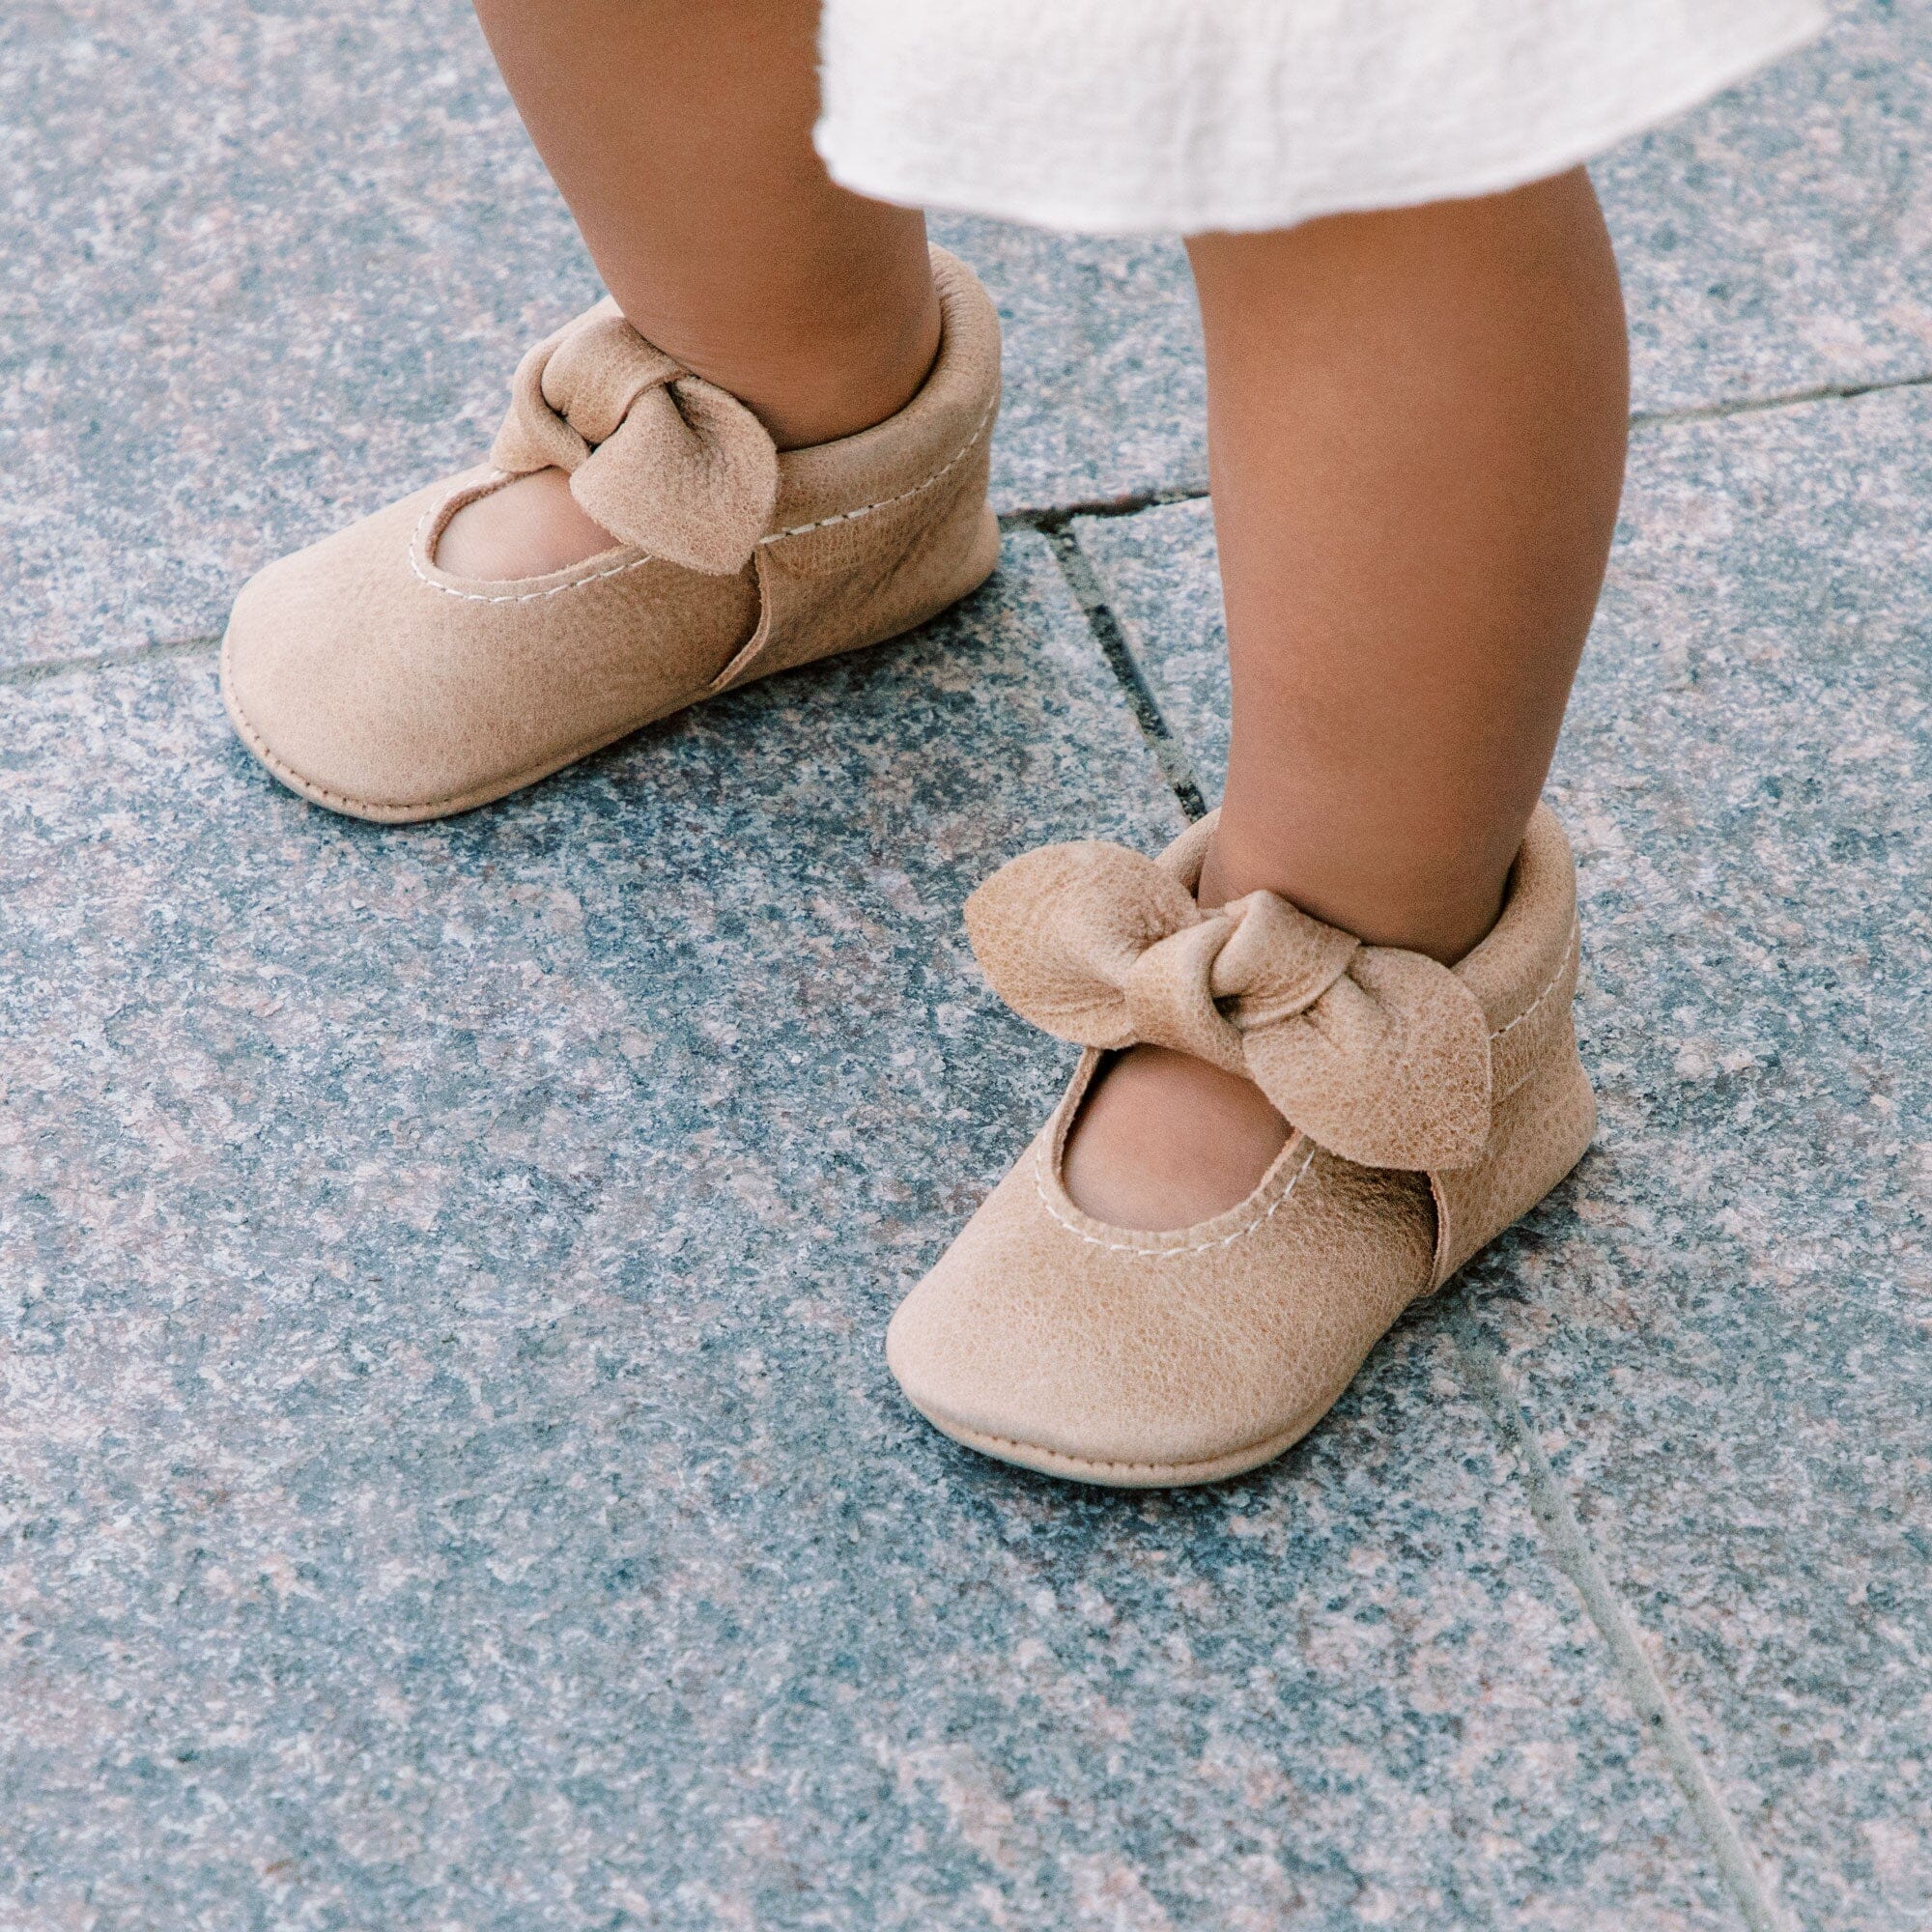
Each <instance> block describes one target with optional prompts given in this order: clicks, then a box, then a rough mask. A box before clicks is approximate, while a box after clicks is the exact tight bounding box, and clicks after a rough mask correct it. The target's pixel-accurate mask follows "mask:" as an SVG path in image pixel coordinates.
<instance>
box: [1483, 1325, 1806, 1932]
mask: <svg viewBox="0 0 1932 1932" xmlns="http://www.w3.org/2000/svg"><path fill="white" fill-rule="evenodd" d="M1448 1327H1449V1334H1450V1338H1451V1340H1452V1341H1453V1342H1454V1344H1455V1347H1456V1354H1457V1358H1458V1360H1459V1361H1460V1362H1461V1364H1462V1368H1463V1380H1464V1381H1465V1382H1466V1383H1467V1384H1468V1386H1469V1388H1470V1390H1471V1391H1472V1392H1473V1393H1474V1395H1475V1396H1476V1398H1477V1400H1478V1401H1480V1402H1481V1403H1482V1405H1483V1406H1484V1407H1485V1408H1487V1409H1488V1410H1489V1412H1490V1415H1491V1417H1492V1420H1493V1421H1494V1423H1495V1424H1496V1427H1497V1429H1498V1430H1499V1431H1500V1432H1501V1434H1502V1435H1503V1438H1504V1439H1505V1440H1506V1441H1507V1442H1509V1443H1510V1444H1511V1446H1512V1447H1514V1448H1515V1450H1516V1451H1517V1455H1518V1457H1519V1459H1520V1463H1521V1468H1522V1486H1523V1490H1524V1492H1525V1493H1526V1495H1527V1497H1528V1501H1529V1507H1530V1511H1531V1513H1532V1514H1533V1515H1534V1516H1535V1518H1536V1520H1537V1521H1538V1523H1539V1524H1541V1526H1542V1528H1543V1533H1544V1537H1545V1539H1546V1541H1547V1542H1548V1546H1549V1553H1550V1556H1551V1558H1552V1560H1553V1561H1554V1562H1555V1564H1556V1567H1557V1568H1558V1569H1559V1570H1561V1571H1562V1573H1563V1574H1564V1576H1566V1577H1569V1579H1570V1581H1571V1583H1572V1585H1573V1586H1574V1587H1575V1589H1576V1591H1577V1595H1578V1596H1579V1597H1580V1598H1582V1600H1583V1607H1584V1608H1585V1609H1586V1610H1587V1611H1588V1612H1589V1613H1590V1620H1591V1622H1592V1623H1594V1624H1595V1625H1596V1626H1597V1629H1598V1631H1599V1632H1600V1633H1601V1634H1602V1635H1603V1638H1604V1641H1605V1644H1607V1645H1608V1646H1609V1651H1610V1656H1611V1659H1612V1661H1613V1663H1614V1667H1615V1669H1616V1673H1617V1676H1618V1678H1619V1680H1620V1681H1621V1682H1622V1684H1623V1687H1624V1690H1626V1692H1627V1693H1628V1694H1629V1696H1630V1699H1631V1702H1632V1703H1633V1704H1634V1705H1635V1706H1636V1710H1637V1715H1638V1717H1639V1718H1640V1719H1642V1721H1643V1726H1644V1732H1645V1735H1647V1736H1648V1737H1649V1738H1651V1739H1652V1740H1653V1741H1654V1742H1655V1744H1656V1745H1657V1747H1658V1749H1659V1750H1661V1751H1662V1753H1663V1757H1664V1761H1665V1762H1666V1763H1667V1764H1668V1765H1669V1766H1670V1771H1671V1775H1672V1776H1674V1777H1675V1778H1676V1780H1677V1784H1678V1788H1679V1789H1680V1790H1681V1791H1682V1792H1683V1793H1684V1798H1685V1802H1686V1803H1687V1804H1689V1806H1690V1814H1691V1816H1692V1817H1693V1818H1695V1819H1696V1821H1697V1826H1698V1829H1699V1830H1700V1831H1701V1832H1702V1833H1703V1834H1704V1842H1705V1843H1706V1844H1707V1845H1708V1846H1709V1847H1710V1848H1711V1857H1712V1860H1713V1861H1714V1862H1715V1863H1716V1865H1717V1867H1718V1873H1719V1877H1720V1878H1721V1880H1722V1881H1723V1884H1724V1887H1725V1889H1726V1890H1728V1891H1729V1892H1730V1894H1731V1896H1732V1897H1733V1898H1734V1899H1735V1900H1736V1901H1737V1905H1738V1909H1739V1910H1740V1911H1741V1912H1742V1913H1743V1914H1744V1919H1745V1923H1746V1924H1747V1926H1748V1927H1749V1928H1750V1932H1792V1921H1791V1919H1790V1918H1789V1917H1788V1916H1787V1915H1786V1913H1785V1911H1784V1908H1783V1906H1782V1905H1781V1904H1780V1903H1779V1902H1778V1899H1777V1895H1776V1891H1775V1889H1773V1887H1772V1884H1771V1881H1770V1880H1769V1878H1767V1876H1766V1875H1765V1873H1764V1871H1763V1869H1762V1868H1761V1867H1760V1866H1759V1864H1758V1862H1757V1860H1756V1859H1755V1858H1754V1857H1753V1856H1752V1854H1751V1850H1750V1847H1749V1845H1748V1844H1747V1842H1746V1841H1745V1837H1744V1834H1743V1833H1742V1832H1740V1831H1739V1829H1738V1825H1737V1821H1736V1820H1735V1819H1734V1818H1733V1817H1732V1816H1731V1813H1730V1811H1729V1809H1728V1808H1727V1807H1726V1805H1725V1804H1724V1801H1723V1799H1722V1797H1721V1796H1720V1795H1719V1791H1718V1787H1717V1785H1716V1783H1715V1782H1714V1781H1713V1779H1712V1777H1711V1774H1710V1771H1709V1769H1708V1767H1707V1766H1706V1765H1705V1762H1704V1759H1703V1755H1702V1754H1701V1753H1700V1752H1699V1750H1698V1748H1697V1747H1696V1745H1695V1744H1694V1743H1693V1742H1692V1740H1691V1737H1690V1732H1689V1730H1688V1729H1686V1727H1685V1724H1684V1720H1683V1719H1682V1718H1681V1717H1679V1716H1678V1713H1677V1708H1676V1706H1675V1705H1674V1704H1672V1702H1671V1701H1670V1694H1669V1692H1668V1691H1667V1690H1665V1689H1664V1686H1663V1681H1662V1678H1660V1677H1659V1676H1658V1674H1657V1671H1656V1668H1655V1666H1654V1665H1653V1664H1652V1663H1651V1661H1650V1659H1649V1657H1648V1655H1647V1654H1646V1653H1645V1651H1644V1648H1643V1646H1642V1644H1641V1643H1640V1642H1638V1640H1637V1634H1636V1626H1635V1624H1634V1621H1633V1620H1632V1618H1631V1616H1630V1613H1629V1612H1628V1611H1627V1610H1626V1609H1625V1608H1624V1605H1623V1603H1622V1601H1621V1600H1620V1599H1619V1598H1618V1596H1617V1594H1616V1591H1615V1589H1614V1588H1613V1586H1612V1585H1611V1583H1610V1579H1609V1577H1608V1575H1607V1574H1606V1573H1605V1569H1604V1565H1603V1560H1602V1558H1601V1557H1599V1556H1598V1554H1597V1551H1596V1548H1595V1547H1594V1546H1593V1545H1592V1544H1591V1542H1590V1539H1589V1537H1588V1536H1587V1535H1585V1533H1584V1530H1583V1525H1582V1524H1581V1523H1580V1522H1578V1521H1577V1513H1576V1511H1574V1510H1573V1509H1572V1508H1571V1507H1570V1498H1569V1496H1568V1494H1567V1493H1566V1492H1565V1491H1564V1488H1563V1485H1562V1483H1561V1481H1560V1480H1559V1479H1558V1477H1557V1474H1556V1471H1555V1470H1554V1469H1553V1468H1551V1467H1550V1464H1549V1459H1548V1457H1547V1456H1546V1455H1545V1454H1544V1453H1543V1445H1542V1443H1540V1442H1539V1441H1538V1440H1537V1439H1536V1435H1535V1432H1534V1431H1533V1430H1532V1429H1531V1427H1530V1423H1529V1418H1528V1416H1527V1415H1526V1414H1525V1413H1524V1412H1523V1407H1522V1405H1521V1403H1520V1400H1519V1399H1518V1397H1517V1395H1516V1393H1515V1391H1514V1390H1513V1389H1512V1388H1511V1387H1510V1385H1509V1381H1508V1378H1507V1377H1506V1376H1505V1375H1504V1373H1503V1366H1502V1363H1501V1361H1500V1359H1499V1358H1498V1357H1497V1355H1496V1352H1495V1350H1493V1349H1492V1348H1491V1347H1490V1345H1489V1344H1488V1343H1487V1342H1486V1341H1485V1340H1483V1338H1482V1336H1481V1334H1480V1333H1479V1332H1478V1330H1477V1328H1476V1326H1475V1323H1474V1322H1473V1321H1471V1320H1470V1318H1469V1315H1468V1314H1467V1312H1466V1311H1465V1310H1462V1309H1455V1310H1452V1311H1451V1312H1450V1315H1449V1318H1448Z"/></svg>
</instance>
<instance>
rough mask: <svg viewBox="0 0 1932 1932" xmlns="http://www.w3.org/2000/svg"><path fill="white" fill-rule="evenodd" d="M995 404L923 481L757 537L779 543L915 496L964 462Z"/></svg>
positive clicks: (854, 522) (987, 406)
mask: <svg viewBox="0 0 1932 1932" xmlns="http://www.w3.org/2000/svg"><path fill="white" fill-rule="evenodd" d="M998 408H999V404H998V403H988V404H987V405H986V413H985V414H984V415H982V416H981V417H980V421H979V423H978V425H977V427H976V428H975V429H974V431H973V434H972V435H971V436H969V437H968V438H967V439H966V440H965V441H964V442H962V443H961V444H960V445H959V447H958V448H957V449H955V450H954V451H953V452H952V455H951V456H950V457H948V458H947V460H946V461H945V462H944V463H943V464H941V465H940V467H939V468H938V469H935V470H934V471H933V472H932V474H931V475H930V476H928V477H927V478H926V479H925V480H924V482H923V483H915V484H914V485H913V486H912V488H911V489H910V490H901V491H900V492H899V494H898V495H897V496H896V497H881V498H880V499H879V501H878V502H876V503H867V504H865V505H864V506H863V507H861V508H859V509H857V510H840V511H839V512H838V515H837V516H836V517H820V518H819V520H818V521H817V522H816V523H815V524H794V525H793V526H791V528H790V529H788V530H774V531H773V532H772V533H771V535H770V536H766V537H760V538H759V539H758V541H759V542H760V543H761V544H774V543H780V542H782V541H783V539H784V538H786V537H802V536H804V535H805V534H806V533H807V532H808V531H809V530H823V529H828V528H830V527H831V526H832V525H834V524H856V523H857V522H858V521H859V519H860V518H861V517H869V516H870V515H871V514H872V512H873V511H874V510H890V509H891V508H892V507H893V505H894V504H895V503H903V502H906V501H908V500H909V499H910V498H911V497H917V496H918V495H919V494H920V493H921V492H922V491H924V490H930V489H931V488H932V486H933V485H934V484H935V483H937V482H938V481H939V480H940V478H941V477H942V476H945V475H946V474H947V473H948V472H949V471H951V470H953V469H957V468H958V467H959V465H960V464H962V463H963V462H965V460H966V457H967V453H968V452H969V451H970V450H971V449H972V447H973V445H974V444H975V443H976V442H978V441H979V440H980V438H981V437H982V436H984V435H985V433H986V426H987V424H989V423H990V422H991V421H992V420H993V412H995V411H996V410H997V409H998Z"/></svg>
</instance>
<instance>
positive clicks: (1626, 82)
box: [817, 0, 1825, 234]
mask: <svg viewBox="0 0 1932 1932" xmlns="http://www.w3.org/2000/svg"><path fill="white" fill-rule="evenodd" d="M1824 24H1825V13H1824V9H1823V8H1822V6H1820V5H1819V4H1817V0H825V9H824V17H823V26H822V30H821V33H822V39H821V50H822V57H823V90H824V111H823V115H822V118H821V120H820V122H819V126H818V133H817V140H818V147H819V152H820V153H821V154H822V155H823V156H824V157H825V160H826V163H827V165H828V166H829V167H830V169H831V172H832V175H833V177H834V179H835V180H837V181H839V182H842V183H844V184H845V185H846V186H848V187H852V188H856V189H858V190H859V191H860V192H862V193H865V194H870V195H876V196H878V197H880V198H881V199H883V200H888V201H898V202H908V203H914V204H917V205H919V206H923V207H928V208H946V209H964V210H969V211H972V212H974V213H982V214H994V215H1003V216H1007V217H1009V218H1011V219H1014V220H1020V221H1030V222H1034V223H1037V224H1038V225H1040V226H1043V227H1049V228H1070V229H1085V230H1091V231H1097V232H1101V233H1117V234H1126V233H1136V232H1141V231H1147V230H1155V229H1166V230H1178V231H1179V232H1180V233H1183V234H1193V233H1199V232H1201V231H1204V230H1208V229H1241V228H1286V227H1289V226H1291V225H1292V224H1293V223H1294V222H1297V221H1303V220H1306V219H1308V218H1309V217H1310V216H1311V215H1317V214H1329V213H1339V212H1341V211H1343V210H1347V209H1365V208H1392V207H1400V206H1403V205H1405V204H1408V203H1414V202H1424V201H1438V200H1444V199H1447V198H1450V197H1453V196H1458V195H1470V194H1483V193H1489V192H1492V191H1494V190H1496V189H1500V188H1505V187H1512V186H1516V185H1519V184H1520V183H1523V182H1528V181H1535V180H1538V179H1539V178H1541V177H1542V176H1545V175H1549V174H1555V173H1558V172H1560V171H1561V170H1562V169H1565V168H1568V167H1571V166H1574V165H1575V164H1576V163H1577V162H1578V161H1581V160H1586V159H1588V158H1589V157H1590V156H1593V155H1597V154H1601V153H1602V152H1603V151H1604V150H1605V149H1606V148H1609V147H1613V146H1614V145H1615V144H1616V143H1617V142H1619V141H1621V140H1623V139H1624V138H1625V137H1626V136H1628V135H1631V134H1634V133H1637V132H1639V131H1641V130H1642V129H1643V128H1648V127H1652V126H1654V125H1655V124H1657V123H1658V122H1660V121H1663V120H1666V119H1668V118H1669V117H1670V116H1671V115H1673V114H1676V113H1678V112H1680V111H1681V110H1683V109H1684V108H1687V107H1690V106H1691V105H1692V104H1693V103H1695V102H1696V101H1698V100H1701V99H1703V98H1704V97H1705V96H1707V95H1710V94H1715V93H1716V92H1718V90H1719V89H1720V88H1722V87H1725V86H1727V85H1729V84H1730V83H1731V82H1732V81H1734V80H1738V79H1740V78H1742V77H1743V76H1744V75H1745V74H1746V73H1747V72H1749V71H1750V70H1751V69H1752V68H1754V67H1757V66H1759V65H1760V64H1762V63H1763V62H1765V61H1768V60H1770V59H1772V58H1774V57H1775V56H1776V55H1777V54H1780V53H1783V52H1785V51H1787V50H1788V49H1790V48H1792V47H1795V46H1797V45H1799V44H1800V43H1802V42H1804V41H1805V40H1808V39H1809V38H1810V37H1811V36H1812V35H1814V34H1816V33H1817V32H1818V31H1819V29H1820V28H1821V27H1823V25H1824Z"/></svg>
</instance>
